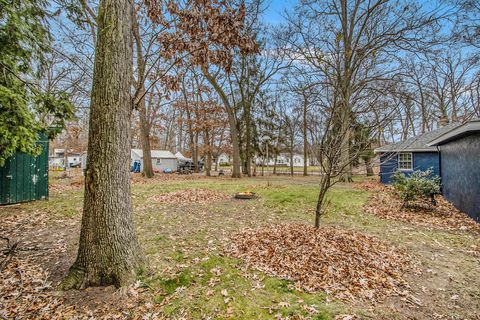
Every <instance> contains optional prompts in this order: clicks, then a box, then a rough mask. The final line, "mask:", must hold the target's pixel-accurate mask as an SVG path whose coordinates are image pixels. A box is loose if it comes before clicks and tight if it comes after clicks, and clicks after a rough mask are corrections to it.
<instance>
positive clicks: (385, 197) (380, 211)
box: [363, 187, 480, 233]
mask: <svg viewBox="0 0 480 320" xmlns="http://www.w3.org/2000/svg"><path fill="white" fill-rule="evenodd" d="M435 199H436V200H437V205H436V206H432V207H431V208H422V207H419V208H414V209H413V208H403V209H402V203H403V202H402V200H401V199H400V198H399V197H398V196H397V195H396V194H395V192H394V191H393V190H392V189H391V188H388V187H384V188H382V189H381V190H379V192H376V193H374V194H373V195H372V196H371V197H370V199H369V200H368V202H367V204H365V205H364V207H363V208H364V210H365V211H366V212H368V213H371V214H374V215H376V216H378V217H380V218H383V219H392V220H397V221H402V222H408V223H413V224H416V225H421V226H428V227H437V228H441V229H445V230H461V231H472V232H476V233H478V232H480V224H479V223H476V222H475V221H474V220H473V219H471V218H470V217H468V216H467V215H466V214H465V213H463V212H461V211H460V210H458V209H457V208H455V207H454V206H453V205H452V204H451V203H450V202H448V201H447V200H445V199H444V198H443V197H442V196H436V197H435Z"/></svg>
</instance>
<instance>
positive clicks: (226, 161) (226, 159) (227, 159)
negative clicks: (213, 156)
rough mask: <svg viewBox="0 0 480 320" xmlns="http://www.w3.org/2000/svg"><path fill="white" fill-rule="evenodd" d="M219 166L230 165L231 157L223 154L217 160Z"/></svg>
mask: <svg viewBox="0 0 480 320" xmlns="http://www.w3.org/2000/svg"><path fill="white" fill-rule="evenodd" d="M217 164H218V165H228V164H230V157H229V156H228V154H226V153H222V154H221V155H219V156H218V158H217Z"/></svg>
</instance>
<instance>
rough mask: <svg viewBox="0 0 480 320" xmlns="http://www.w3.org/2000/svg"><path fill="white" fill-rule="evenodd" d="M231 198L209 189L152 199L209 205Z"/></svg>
mask: <svg viewBox="0 0 480 320" xmlns="http://www.w3.org/2000/svg"><path fill="white" fill-rule="evenodd" d="M230 198H231V196H229V195H226V194H225V193H223V192H219V191H214V190H208V189H185V190H178V191H172V192H167V193H162V194H159V195H156V196H153V197H152V200H154V201H157V202H162V203H168V204H191V203H208V202H213V201H220V200H227V199H230Z"/></svg>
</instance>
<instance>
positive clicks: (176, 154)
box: [175, 151, 192, 161]
mask: <svg viewBox="0 0 480 320" xmlns="http://www.w3.org/2000/svg"><path fill="white" fill-rule="evenodd" d="M175 157H177V159H178V160H182V161H192V159H191V158H187V157H185V156H184V155H183V154H182V153H181V152H180V151H178V152H177V153H175Z"/></svg>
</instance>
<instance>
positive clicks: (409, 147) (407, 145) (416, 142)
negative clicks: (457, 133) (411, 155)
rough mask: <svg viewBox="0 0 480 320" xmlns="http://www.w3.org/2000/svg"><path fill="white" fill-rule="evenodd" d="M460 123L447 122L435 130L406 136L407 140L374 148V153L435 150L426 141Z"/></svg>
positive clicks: (435, 149)
mask: <svg viewBox="0 0 480 320" xmlns="http://www.w3.org/2000/svg"><path fill="white" fill-rule="evenodd" d="M460 125H461V123H457V122H455V123H451V124H447V125H446V126H443V127H440V128H438V129H436V130H432V131H429V132H425V133H424V134H421V135H418V136H415V137H411V138H408V139H407V140H403V141H400V142H396V143H392V144H388V145H385V146H382V147H378V148H376V149H375V153H382V152H405V151H409V152H431V151H437V148H436V147H433V146H432V147H430V146H428V143H429V142H430V141H432V140H434V139H436V138H438V137H440V136H441V135H443V134H444V133H446V132H448V131H450V130H452V129H454V128H456V127H458V126H460Z"/></svg>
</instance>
